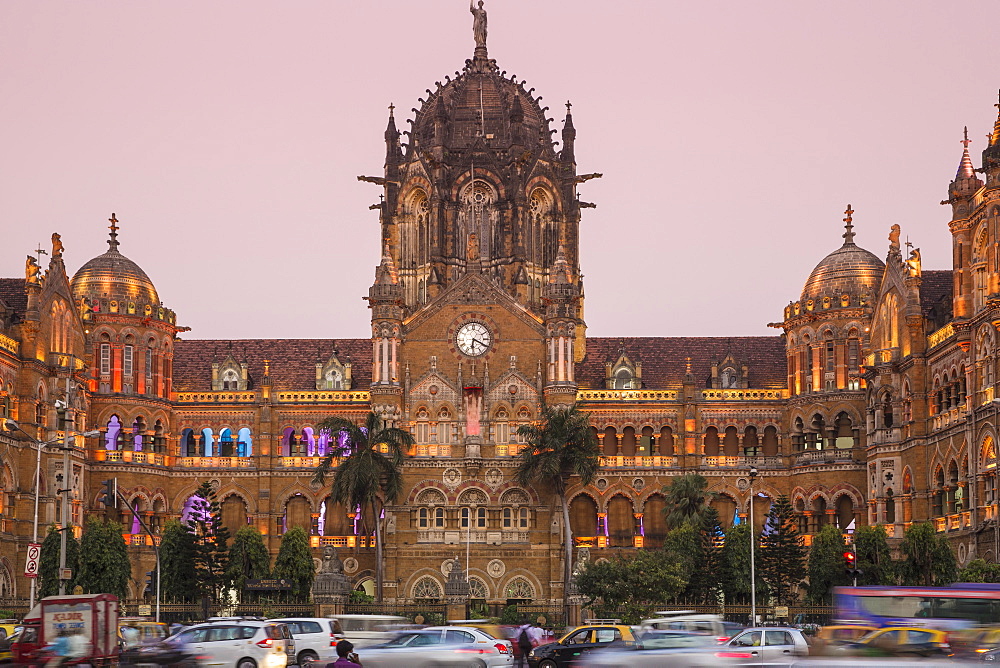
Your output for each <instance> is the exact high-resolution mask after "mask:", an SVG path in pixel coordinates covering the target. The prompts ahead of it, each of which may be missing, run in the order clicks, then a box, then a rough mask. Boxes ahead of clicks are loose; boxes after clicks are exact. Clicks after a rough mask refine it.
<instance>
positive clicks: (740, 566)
mask: <svg viewBox="0 0 1000 668" xmlns="http://www.w3.org/2000/svg"><path fill="white" fill-rule="evenodd" d="M751 536H752V537H753V540H754V546H755V548H756V550H757V554H758V555H759V554H760V540H759V539H758V537H757V536H756V535H754V532H752V531H751V530H750V526H749V525H748V524H747V523H746V522H744V523H742V524H737V525H736V526H733V527H730V528H729V529H728V530H727V531H726V538H725V544H724V545H723V547H722V553H721V566H720V569H719V573H720V575H721V577H720V578H719V580H720V582H719V584H720V588H721V589H722V594H723V596H724V597H725V601H726V604H727V605H729V604H737V605H748V604H749V603H750V539H751ZM757 564H758V566H757V578H756V580H757V600H758V601H759V600H765V597H766V596H767V592H768V588H767V583H766V582H765V581H764V579H763V574H762V573H761V569H760V561H759V559H758V561H757Z"/></svg>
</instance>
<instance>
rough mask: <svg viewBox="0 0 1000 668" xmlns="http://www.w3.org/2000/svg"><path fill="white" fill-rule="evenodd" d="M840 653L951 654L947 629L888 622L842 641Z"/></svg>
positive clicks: (874, 654)
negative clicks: (847, 641) (888, 623)
mask: <svg viewBox="0 0 1000 668" xmlns="http://www.w3.org/2000/svg"><path fill="white" fill-rule="evenodd" d="M836 653H837V655H839V656H900V657H902V656H936V657H945V656H951V655H952V651H951V645H950V644H949V643H948V633H947V632H946V631H938V630H936V629H928V628H923V627H912V626H889V627H887V628H884V629H878V630H877V631H872V632H871V633H869V634H868V635H865V636H863V637H861V638H860V639H858V641H857V642H852V643H847V644H844V645H841V646H840V647H838V648H837V649H836Z"/></svg>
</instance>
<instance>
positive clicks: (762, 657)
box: [716, 626, 809, 666]
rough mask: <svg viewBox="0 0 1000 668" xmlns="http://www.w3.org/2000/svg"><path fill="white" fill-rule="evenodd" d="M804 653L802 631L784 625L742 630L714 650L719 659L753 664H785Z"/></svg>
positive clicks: (805, 646)
mask: <svg viewBox="0 0 1000 668" xmlns="http://www.w3.org/2000/svg"><path fill="white" fill-rule="evenodd" d="M808 655H809V645H808V643H807V642H806V638H805V636H804V635H802V631H800V630H798V629H793V628H790V627H786V626H778V627H774V626H769V627H764V628H749V629H744V630H743V631H741V632H740V633H739V634H737V635H736V636H734V637H733V639H732V640H730V641H729V642H727V643H725V644H723V645H720V646H719V650H718V651H717V652H716V656H717V657H719V658H725V659H731V660H734V661H735V662H736V663H740V664H742V665H753V666H788V665H790V664H791V663H792V662H794V661H795V660H796V658H798V657H801V656H808Z"/></svg>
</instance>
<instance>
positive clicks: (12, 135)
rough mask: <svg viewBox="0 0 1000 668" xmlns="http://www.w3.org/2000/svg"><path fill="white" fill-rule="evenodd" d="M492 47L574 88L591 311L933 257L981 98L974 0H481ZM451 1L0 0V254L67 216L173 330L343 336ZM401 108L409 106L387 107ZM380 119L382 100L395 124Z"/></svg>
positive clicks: (669, 327) (444, 43)
mask: <svg viewBox="0 0 1000 668" xmlns="http://www.w3.org/2000/svg"><path fill="white" fill-rule="evenodd" d="M486 8H487V10H488V11H489V21H490V23H489V47H490V56H491V57H493V58H495V59H497V62H498V64H499V65H500V67H501V69H505V70H507V71H508V72H510V73H516V74H517V75H518V76H519V77H521V78H526V79H527V80H528V86H529V87H531V86H534V87H535V88H536V94H539V93H540V94H541V95H543V96H544V98H545V99H544V104H547V105H549V106H551V107H552V111H550V112H549V113H550V114H551V115H553V116H554V117H555V118H556V119H557V120H558V121H559V123H558V124H557V125H556V127H561V122H562V117H563V106H562V105H563V103H564V102H565V101H566V100H567V99H571V100H572V101H573V104H574V107H573V114H574V121H575V125H576V128H577V131H578V139H577V160H578V163H579V168H580V171H581V172H603V173H604V178H603V179H601V180H598V181H591V182H588V183H586V184H584V185H582V186H581V187H580V191H581V196H582V199H584V200H587V201H592V202H596V203H597V204H598V208H597V209H592V210H587V211H585V213H584V220H583V223H582V232H581V234H582V239H583V241H582V266H583V271H584V274H585V275H586V289H587V303H586V319H587V324H588V326H589V330H588V333H589V334H591V335H595V336H616V335H622V336H625V335H629V336H640V335H659V336H685V335H688V336H699V335H717V336H726V335H748V334H769V333H774V330H769V329H767V327H766V323H768V322H771V321H775V320H780V319H781V315H782V308H783V306H784V305H785V304H787V303H788V302H789V301H790V300H793V299H797V298H798V295H799V292H800V290H801V288H802V285H803V283H804V282H805V280H806V277H807V276H808V274H809V271H810V270H811V269H812V267H813V266H814V265H815V264H816V263H817V262H818V261H819V260H820V259H822V258H823V256H825V255H826V254H827V253H828V252H830V251H832V250H834V249H835V248H837V247H838V246H839V245H840V242H841V241H842V240H841V238H840V234H841V233H842V232H843V230H842V227H841V226H842V223H841V218H843V214H842V211H843V210H844V208H845V206H846V204H847V203H848V202H850V203H851V204H853V205H854V209H855V210H856V214H855V224H856V228H855V229H856V231H857V233H858V237H857V242H858V243H859V244H860V245H862V246H864V247H865V248H867V249H869V250H871V251H872V252H874V253H875V254H876V255H878V256H880V257H884V255H885V251H886V247H887V241H886V235H887V233H888V231H889V227H890V226H891V225H892V224H893V223H899V224H900V225H901V226H902V228H903V236H904V239H905V238H906V237H907V236H908V237H909V238H910V240H912V241H913V242H914V243H915V244H916V245H917V246H920V247H921V250H922V253H923V258H924V266H925V268H948V267H950V237H949V235H948V228H947V222H948V219H949V209H948V208H946V207H942V206H940V205H939V204H938V202H939V201H940V200H941V199H944V198H945V197H946V196H947V194H946V191H947V186H948V182H949V181H950V180H951V178H952V177H953V176H954V174H955V170H956V168H957V166H958V161H959V157H960V154H961V146H960V144H959V140H960V139H961V133H962V126H963V125H968V126H969V133H970V136H971V137H972V138H973V140H974V143H973V145H972V147H971V149H972V151H973V158H974V161H975V163H976V165H977V166H979V152H980V151H982V149H983V147H984V135H985V134H986V133H987V132H988V131H989V130H990V129H991V128H992V126H993V121H994V119H995V118H996V111H997V110H996V109H995V108H994V107H993V104H994V103H996V101H997V88H998V87H1000V74H998V73H997V70H996V43H997V40H996V34H995V28H994V23H995V21H994V19H995V17H996V3H995V2H989V1H980V2H962V3H952V2H930V1H927V0H925V1H922V2H921V1H918V2H913V1H912V0H910V1H906V2H888V1H883V0H877V1H874V2H873V1H872V0H867V1H864V2H847V1H838V2H833V3H831V2H824V3H821V2H814V1H805V2H802V1H795V2H792V1H788V2H763V1H758V2H711V3H709V2H666V1H664V0H633V1H631V2H608V1H606V0H601V1H598V0H574V1H573V2H568V1H562V2H556V1H555V0H488V1H487V3H486ZM471 24H472V17H471V15H470V14H469V13H468V4H467V2H466V0H419V1H415V0H388V1H384V2H375V1H372V0H368V1H365V2H347V1H345V0H336V1H335V0H324V1H307V0H295V1H293V2H287V1H286V2H276V1H275V2H263V1H259V0H241V1H239V2H217V1H208V2H206V1H205V0H199V1H197V2H193V1H181V0H169V1H153V0H145V1H143V2H136V1H135V0H127V1H109V0H104V1H102V2H85V1H77V2H51V1H50V2H40V1H36V0H5V1H4V2H3V3H0V59H2V62H3V66H2V68H0V91H2V98H0V146H2V150H0V221H2V225H3V227H2V230H3V233H2V235H0V275H3V276H14V277H18V276H22V275H23V266H24V259H25V254H26V253H28V252H30V251H31V249H33V248H35V246H36V244H37V243H38V242H42V243H43V247H45V248H47V247H48V238H49V236H50V234H51V233H52V232H53V231H58V232H60V233H61V234H62V238H63V242H64V244H65V246H66V256H65V259H66V263H67V266H68V268H69V270H70V272H71V273H72V272H73V271H75V270H76V269H77V268H78V267H79V266H80V265H82V264H83V263H84V262H86V261H87V260H88V259H89V258H91V257H93V256H94V255H97V254H99V253H102V252H104V251H105V250H106V249H107V245H106V243H105V240H106V239H107V236H106V233H107V229H106V226H107V224H108V223H107V222H106V219H107V218H108V217H109V216H110V214H111V212H112V211H114V212H116V213H117V214H118V219H119V220H120V221H121V223H120V224H121V227H122V229H121V236H120V240H121V244H122V245H121V251H122V252H123V253H124V254H125V255H127V256H129V257H130V258H132V259H133V260H135V261H136V262H138V263H139V265H140V266H142V267H143V268H144V269H145V270H146V272H147V273H148V274H149V275H150V277H151V278H152V279H153V281H154V283H155V284H156V287H157V289H158V291H159V293H160V298H161V299H162V300H163V302H164V303H165V304H166V305H167V306H169V307H171V308H173V309H174V310H175V311H176V312H177V314H178V322H179V323H181V324H183V325H187V326H190V327H192V328H193V331H192V332H190V333H189V334H187V335H186V337H187V338H266V337H289V338H292V337H334V338H346V337H365V336H367V335H368V322H369V315H368V309H367V308H366V304H365V302H363V301H362V300H361V297H362V296H363V295H365V294H366V293H367V289H368V286H369V285H370V284H371V282H372V278H373V276H374V271H373V270H374V266H375V264H376V263H377V261H378V257H379V248H378V247H379V227H378V218H377V215H376V212H374V211H369V210H368V205H369V204H372V203H374V202H376V201H378V194H379V192H380V189H379V188H377V187H376V186H373V185H371V184H366V183H359V182H358V181H357V180H356V178H355V177H356V176H357V175H359V174H369V175H376V174H381V170H382V159H383V156H384V147H383V143H382V132H383V130H384V128H385V121H386V113H387V111H386V107H387V106H388V104H389V103H390V102H394V103H395V104H396V105H397V113H398V116H400V117H406V116H409V115H410V114H409V112H408V111H407V110H409V109H410V108H411V107H414V106H417V104H418V103H417V97H419V96H424V95H425V94H424V89H425V88H433V87H434V82H435V81H438V80H443V77H444V75H445V74H452V73H454V71H455V70H457V69H460V68H461V67H462V65H463V63H464V61H465V59H466V58H470V57H471V56H472V51H473V46H474V44H473V40H472V31H471ZM399 112H402V113H399ZM400 121H401V122H400V125H402V126H404V127H405V123H403V122H402V118H400Z"/></svg>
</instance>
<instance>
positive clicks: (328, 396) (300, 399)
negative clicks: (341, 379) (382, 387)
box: [276, 390, 371, 404]
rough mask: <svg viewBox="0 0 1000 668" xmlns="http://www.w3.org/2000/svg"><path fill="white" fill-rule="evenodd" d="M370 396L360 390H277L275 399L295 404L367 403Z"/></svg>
mask: <svg viewBox="0 0 1000 668" xmlns="http://www.w3.org/2000/svg"><path fill="white" fill-rule="evenodd" d="M370 396H371V395H370V393H369V392H360V391H334V390H328V391H324V392H278V393H277V396H276V400H277V401H279V402H281V403H296V404H304V403H311V404H341V403H354V404H359V403H360V404H364V403H368V400H369V398H370Z"/></svg>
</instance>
